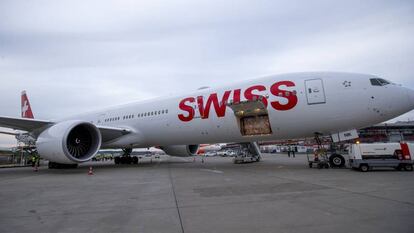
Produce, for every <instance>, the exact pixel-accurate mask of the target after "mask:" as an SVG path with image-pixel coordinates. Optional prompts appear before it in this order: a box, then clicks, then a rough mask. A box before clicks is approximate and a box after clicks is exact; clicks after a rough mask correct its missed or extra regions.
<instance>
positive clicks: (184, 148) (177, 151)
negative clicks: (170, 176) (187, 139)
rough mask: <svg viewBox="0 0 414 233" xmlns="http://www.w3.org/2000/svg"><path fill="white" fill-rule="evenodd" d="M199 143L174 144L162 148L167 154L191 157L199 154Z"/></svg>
mask: <svg viewBox="0 0 414 233" xmlns="http://www.w3.org/2000/svg"><path fill="white" fill-rule="evenodd" d="M199 147H200V146H199V145H173V146H162V147H161V149H162V150H163V151H164V152H165V153H166V154H167V155H171V156H175V157H189V156H194V155H197V151H198V148H199Z"/></svg>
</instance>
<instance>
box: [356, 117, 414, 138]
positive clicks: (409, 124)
mask: <svg viewBox="0 0 414 233" xmlns="http://www.w3.org/2000/svg"><path fill="white" fill-rule="evenodd" d="M359 138H360V141H361V142H366V143H373V142H400V141H406V142H414V121H404V122H401V121H400V122H396V123H382V124H378V125H374V126H371V127H367V128H364V129H361V130H359Z"/></svg>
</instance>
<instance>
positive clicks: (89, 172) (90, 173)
mask: <svg viewBox="0 0 414 233" xmlns="http://www.w3.org/2000/svg"><path fill="white" fill-rule="evenodd" d="M88 175H90V176H92V175H93V169H92V167H89V171H88Z"/></svg>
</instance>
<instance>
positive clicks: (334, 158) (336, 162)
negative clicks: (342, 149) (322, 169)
mask: <svg viewBox="0 0 414 233" xmlns="http://www.w3.org/2000/svg"><path fill="white" fill-rule="evenodd" d="M329 164H330V165H331V167H343V166H345V158H344V157H343V156H342V155H340V154H333V155H331V156H330V157H329Z"/></svg>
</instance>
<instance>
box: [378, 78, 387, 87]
mask: <svg viewBox="0 0 414 233" xmlns="http://www.w3.org/2000/svg"><path fill="white" fill-rule="evenodd" d="M378 81H379V82H380V83H381V84H382V86H385V85H388V84H390V82H388V81H387V80H385V79H382V78H379V79H378Z"/></svg>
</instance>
